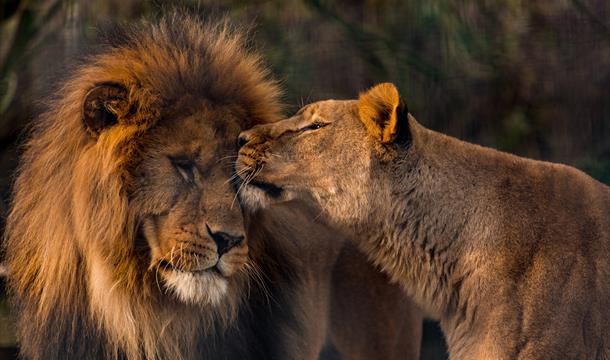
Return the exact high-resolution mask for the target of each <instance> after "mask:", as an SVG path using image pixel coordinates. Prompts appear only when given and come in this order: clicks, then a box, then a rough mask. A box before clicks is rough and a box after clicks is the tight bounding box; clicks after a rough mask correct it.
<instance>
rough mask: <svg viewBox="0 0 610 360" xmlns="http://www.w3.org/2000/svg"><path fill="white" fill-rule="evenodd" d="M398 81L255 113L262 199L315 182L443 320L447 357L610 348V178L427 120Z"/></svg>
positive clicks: (588, 355) (383, 263)
mask: <svg viewBox="0 0 610 360" xmlns="http://www.w3.org/2000/svg"><path fill="white" fill-rule="evenodd" d="M397 94H398V92H397V91H396V89H395V88H394V86H393V85H391V84H383V85H380V86H376V87H374V88H373V89H371V90H369V91H368V92H366V93H363V94H362V95H361V96H360V99H359V100H357V101H354V100H348V101H336V100H328V101H321V102H317V103H314V104H310V105H308V106H306V107H305V108H304V109H302V110H301V111H300V112H299V113H297V114H296V115H295V116H293V117H292V118H290V119H286V120H283V121H279V122H276V123H273V124H264V125H259V126H256V127H254V128H253V129H251V130H248V131H246V132H244V133H242V135H241V138H242V139H246V140H247V143H246V145H245V146H243V147H242V149H241V150H240V157H239V159H238V163H237V168H238V171H240V170H241V173H243V174H244V178H245V179H247V180H252V181H254V182H253V183H252V184H263V185H260V186H259V187H262V188H267V189H269V188H271V187H270V186H271V185H273V186H274V187H273V188H271V189H274V191H273V193H275V195H272V196H268V197H267V198H266V199H265V200H264V204H262V205H263V206H264V205H269V204H273V205H274V206H278V205H279V204H281V203H282V201H283V200H284V199H285V197H287V195H286V194H285V193H290V194H292V195H291V196H290V197H295V196H296V197H302V195H303V194H308V196H307V197H303V199H311V198H313V199H314V200H315V203H316V204H317V205H319V206H320V207H321V208H322V209H323V211H322V214H323V215H321V216H324V217H325V218H327V219H328V220H330V221H331V222H332V223H333V224H334V225H335V226H337V227H339V228H341V229H343V230H345V231H349V232H351V233H353V234H354V236H353V238H352V239H353V240H354V243H355V244H356V245H357V246H358V247H359V249H360V250H361V251H362V252H363V253H364V254H366V255H367V256H368V258H369V260H370V261H371V262H372V263H374V264H376V265H378V266H379V267H380V268H381V269H383V270H384V271H385V272H386V273H387V274H388V275H389V276H390V277H391V278H392V279H393V280H394V281H396V282H397V283H399V284H401V285H402V286H403V288H404V289H405V290H406V291H407V293H408V294H410V295H412V296H413V298H414V299H415V300H416V301H417V302H418V303H419V304H420V305H421V306H423V307H424V308H425V309H426V310H427V311H428V312H429V313H430V314H431V315H433V316H434V317H436V318H437V319H439V320H440V323H441V327H442V329H443V331H444V334H445V336H446V339H447V343H448V346H449V355H450V358H451V359H481V360H483V359H485V360H487V359H598V360H601V359H610V280H609V279H610V218H609V217H608V215H609V214H610V188H608V187H607V186H606V185H604V184H601V183H599V182H597V181H595V180H594V179H592V178H590V177H589V176H587V175H586V174H584V173H582V172H581V171H578V170H577V169H575V168H572V167H569V166H565V165H561V164H554V163H549V162H542V161H535V160H530V159H525V158H521V157H517V156H514V155H510V154H507V153H502V152H499V151H496V150H493V149H489V148H484V147H481V146H477V145H473V144H469V143H466V142H463V141H460V140H458V139H455V138H452V137H449V136H446V135H443V134H440V133H437V132H434V131H431V130H429V129H426V128H425V127H423V126H422V125H420V124H419V123H418V122H417V121H416V120H415V119H414V118H413V117H412V116H411V115H409V114H408V112H407V111H406V110H405V109H404V106H402V105H401V103H400V101H399V98H398V96H397ZM363 107H364V109H363ZM401 107H402V109H401ZM396 109H398V115H399V116H398V118H397V121H394V120H395V119H393V117H394V115H395V113H394V111H395V110H396ZM312 124H322V125H321V126H316V127H314V128H312V127H311V125H312ZM392 134H393V135H392ZM386 135H388V136H386ZM278 189H281V190H278ZM259 190H260V189H259ZM246 194H247V193H246ZM260 199H261V196H260V193H258V195H257V197H255V198H252V199H250V201H258V200H260Z"/></svg>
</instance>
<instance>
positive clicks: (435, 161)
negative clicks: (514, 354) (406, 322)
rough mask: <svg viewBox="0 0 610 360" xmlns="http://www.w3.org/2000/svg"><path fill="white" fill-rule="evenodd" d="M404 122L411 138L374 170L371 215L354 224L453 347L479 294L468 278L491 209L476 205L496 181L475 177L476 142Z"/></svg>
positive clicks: (370, 249) (479, 259) (367, 246)
mask: <svg viewBox="0 0 610 360" xmlns="http://www.w3.org/2000/svg"><path fill="white" fill-rule="evenodd" d="M410 127H411V133H412V138H411V139H410V143H409V144H408V145H407V146H405V147H403V148H400V149H399V150H397V155H396V156H395V157H394V159H393V160H391V161H389V162H382V163H380V165H379V167H378V169H377V170H376V171H379V172H380V174H379V176H376V178H377V179H380V182H381V184H382V185H381V186H378V187H377V190H376V191H378V193H376V194H374V196H373V197H372V198H371V199H370V201H371V202H372V204H373V206H372V211H371V216H370V217H369V218H368V219H367V220H366V221H364V222H363V224H361V225H362V226H359V229H358V232H359V233H360V234H363V233H366V234H367V235H366V236H364V237H362V238H363V239H366V240H364V241H361V242H360V246H361V248H362V249H363V250H364V251H365V252H366V253H367V254H368V255H369V257H370V258H371V259H372V260H373V261H374V262H375V263H376V264H377V265H379V266H380V267H382V268H383V269H384V270H385V271H386V272H387V273H388V274H389V275H390V276H391V277H392V279H393V280H394V281H396V282H398V283H400V284H401V285H402V286H403V287H404V288H405V289H406V291H407V292H408V293H409V294H410V295H412V296H413V297H414V298H415V299H416V301H418V302H419V304H420V305H422V306H423V307H424V308H425V309H426V310H427V311H428V312H429V313H431V314H432V315H434V316H435V317H437V318H439V319H440V320H441V324H442V326H443V329H444V330H445V333H446V335H447V337H448V341H449V342H450V345H451V340H452V339H451V337H452V336H454V337H463V336H467V335H466V334H462V332H466V333H467V332H468V330H466V329H465V328H464V324H463V322H464V320H466V319H464V316H465V315H466V314H469V311H470V309H469V307H471V306H473V305H474V301H473V300H475V299H476V298H477V297H479V296H483V294H479V293H477V290H473V287H472V286H470V283H472V282H473V281H474V280H473V279H472V278H473V273H475V272H476V271H477V270H478V269H479V267H480V266H484V264H483V262H484V258H482V257H481V256H480V255H481V254H482V252H481V251H479V250H480V249H481V248H484V247H485V246H484V243H485V239H484V237H485V236H486V235H485V234H487V233H488V230H489V229H488V227H489V226H490V225H489V222H488V220H487V219H489V216H490V215H491V213H493V209H489V208H485V209H483V208H481V204H486V203H487V201H486V200H485V197H486V196H487V194H488V193H489V191H490V189H492V188H493V186H494V185H493V184H492V183H491V182H488V183H486V182H485V180H484V177H481V176H477V175H476V173H475V169H477V168H478V165H476V164H473V162H476V161H477V160H476V159H473V158H472V157H469V156H468V154H469V152H472V151H474V152H476V151H480V150H479V149H480V148H479V147H477V146H474V145H470V144H465V143H462V142H460V141H459V140H457V139H453V138H450V137H447V136H444V135H442V134H439V133H435V132H432V131H430V130H427V129H425V128H423V127H422V126H420V125H419V124H417V122H415V120H414V119H410ZM486 151H487V150H486ZM482 179H483V180H482ZM492 216H493V215H492ZM477 302H478V301H477ZM467 316H470V315H467ZM469 320H472V319H469ZM475 326H476V325H475ZM456 328H459V329H460V330H459V332H460V333H459V334H458V332H457V331H454V330H455V329H456Z"/></svg>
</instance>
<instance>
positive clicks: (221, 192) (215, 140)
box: [130, 109, 248, 303]
mask: <svg viewBox="0 0 610 360" xmlns="http://www.w3.org/2000/svg"><path fill="white" fill-rule="evenodd" d="M174 119H176V120H174V121H171V122H165V123H161V124H160V125H159V126H158V127H156V128H154V129H152V130H151V132H150V134H148V135H146V138H145V139H144V140H145V141H144V145H143V146H144V147H143V149H142V153H143V154H144V156H143V158H142V160H141V162H140V163H139V164H138V165H137V167H136V168H135V169H134V171H133V176H134V185H133V187H132V191H131V199H130V201H131V202H132V204H133V208H134V209H137V210H136V211H137V212H138V213H137V214H136V217H137V218H138V219H139V222H140V224H141V228H140V229H141V233H140V236H142V237H143V238H144V239H145V240H146V243H147V245H148V247H149V249H150V268H151V269H152V270H153V271H158V273H159V275H160V276H161V277H162V278H163V280H164V282H165V285H166V286H167V287H169V288H170V289H172V290H173V291H174V292H175V293H176V295H177V296H178V297H179V298H180V299H182V300H183V301H186V302H202V301H203V302H207V303H218V302H220V301H221V299H222V297H223V295H225V293H226V292H227V287H228V283H229V281H230V279H231V277H233V276H234V275H235V274H236V273H238V272H239V271H240V270H242V268H243V267H244V266H245V263H246V261H247V258H248V245H247V242H246V240H245V234H244V227H243V219H242V216H241V212H240V208H239V204H238V203H237V202H236V201H235V191H234V189H233V185H232V183H231V179H230V176H231V173H232V169H231V166H230V165H231V161H230V159H229V154H233V153H234V151H235V144H234V141H230V143H229V142H228V141H227V139H234V138H235V136H236V135H237V133H238V131H239V128H238V126H237V122H236V121H235V122H232V121H231V119H232V116H231V114H230V112H227V111H223V109H201V110H199V111H197V112H196V113H193V114H188V115H183V116H182V117H180V116H178V117H175V118H174ZM209 119H223V121H210V120H209ZM223 158H224V160H223Z"/></svg>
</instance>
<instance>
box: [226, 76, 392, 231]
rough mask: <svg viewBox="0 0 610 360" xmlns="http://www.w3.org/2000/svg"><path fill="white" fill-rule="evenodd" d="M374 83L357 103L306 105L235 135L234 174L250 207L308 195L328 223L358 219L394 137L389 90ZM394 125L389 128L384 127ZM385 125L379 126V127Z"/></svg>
mask: <svg viewBox="0 0 610 360" xmlns="http://www.w3.org/2000/svg"><path fill="white" fill-rule="evenodd" d="M385 86H388V85H379V86H378V87H375V88H373V89H372V90H370V91H369V92H367V93H364V94H362V95H361V97H360V99H359V100H358V101H353V100H348V101H337V100H327V101H320V102H316V103H313V104H310V105H308V106H306V107H304V108H302V109H301V110H299V112H298V113H297V114H296V115H294V116H293V117H291V118H289V119H286V120H282V121H279V122H276V123H272V124H264V125H258V126H255V127H254V128H252V129H250V130H248V131H245V132H242V133H241V134H240V138H239V143H240V145H241V148H240V151H239V158H238V160H237V165H236V169H237V172H238V174H240V176H241V178H242V179H243V181H244V182H246V183H247V185H248V186H246V188H245V190H244V191H243V192H242V193H241V199H242V201H243V202H244V203H245V204H246V205H248V206H250V207H257V206H265V205H268V204H269V203H272V202H278V201H286V200H290V199H293V198H297V197H308V198H313V199H314V200H315V201H317V202H318V203H319V205H321V206H322V208H323V209H325V210H326V211H327V212H328V214H329V215H330V219H331V220H332V219H339V218H340V219H341V220H342V221H343V222H345V221H346V220H347V221H349V220H351V219H355V218H357V217H358V215H357V212H358V211H359V210H363V211H364V210H366V209H367V207H368V206H369V205H370V203H371V199H369V197H370V194H372V193H373V191H372V189H374V188H375V187H378V186H380V185H381V184H379V183H378V179H377V178H376V177H375V176H373V175H372V174H373V173H374V171H375V167H376V164H377V163H378V161H379V160H380V159H381V158H380V156H381V157H382V156H383V154H384V152H386V150H387V149H384V146H385V145H386V144H390V143H391V142H392V141H393V140H394V139H395V137H396V135H397V133H396V132H397V128H396V126H395V124H396V117H397V116H398V115H397V108H398V105H399V103H398V95H397V92H396V89H395V88H394V87H393V86H392V87H391V88H386V87H385ZM392 122H394V127H395V128H394V129H388V128H387V127H389V126H392V125H391V124H392ZM384 126H385V127H386V128H384Z"/></svg>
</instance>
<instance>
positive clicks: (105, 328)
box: [4, 14, 421, 359]
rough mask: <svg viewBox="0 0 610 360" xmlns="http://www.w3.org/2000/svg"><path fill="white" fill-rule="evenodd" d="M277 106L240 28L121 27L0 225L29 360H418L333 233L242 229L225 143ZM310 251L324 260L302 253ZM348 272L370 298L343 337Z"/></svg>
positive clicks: (295, 221)
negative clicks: (326, 351)
mask: <svg viewBox="0 0 610 360" xmlns="http://www.w3.org/2000/svg"><path fill="white" fill-rule="evenodd" d="M278 97H279V91H278V88H277V87H276V85H275V83H274V82H273V81H271V80H269V79H268V75H267V71H266V69H265V68H264V67H263V66H262V65H261V64H260V60H259V57H257V56H256V55H254V54H251V53H250V52H248V51H247V49H246V48H245V46H244V40H243V36H242V35H241V33H240V32H239V31H235V30H234V29H232V28H231V27H230V26H228V25H227V24H226V23H224V22H220V23H207V24H206V23H202V22H201V21H200V20H197V19H194V18H191V17H188V16H180V15H177V14H174V15H171V16H168V17H166V18H164V19H163V20H161V21H160V22H159V23H158V24H156V25H151V24H146V23H145V24H142V25H137V26H131V27H125V28H124V29H119V30H118V31H116V32H115V33H113V34H111V35H110V36H109V37H108V38H107V40H106V42H105V44H104V45H103V46H102V47H101V49H100V50H99V51H98V52H97V53H96V54H94V55H92V56H90V57H89V58H88V59H87V60H86V61H85V62H84V63H83V64H82V65H81V66H80V67H78V68H77V69H76V71H75V72H74V74H73V75H72V76H71V77H70V78H69V79H68V80H66V81H65V84H64V85H63V87H62V88H61V89H60V90H59V91H58V93H57V94H56V96H55V98H54V99H52V100H51V101H50V102H49V104H48V110H47V111H46V112H45V113H43V114H42V115H41V116H40V117H39V118H38V119H37V121H36V122H35V124H34V128H33V131H32V133H31V135H30V138H29V140H28V142H27V144H26V146H25V150H24V153H23V155H22V158H21V162H20V167H19V170H18V176H17V179H16V182H15V185H14V195H13V202H12V210H11V212H10V215H9V217H8V220H7V230H6V231H7V232H6V239H5V244H4V249H5V252H6V257H7V258H6V261H7V264H8V267H9V270H10V277H9V282H8V284H9V288H10V292H11V295H12V302H13V305H14V307H15V310H16V312H17V317H18V330H19V339H20V346H21V354H22V356H23V357H25V358H28V359H60V358H73V359H263V358H265V359H272V358H276V359H316V358H317V357H318V355H319V354H320V352H321V351H322V347H323V346H324V345H329V347H331V348H333V349H334V351H335V352H338V353H339V354H340V355H344V356H345V358H350V359H357V358H366V357H367V356H368V355H367V352H365V351H360V350H359V348H357V347H356V350H354V351H353V353H350V352H349V345H350V344H357V345H361V344H368V345H370V346H368V348H369V349H368V351H378V352H379V353H382V354H395V355H394V356H393V357H396V358H398V356H402V355H404V354H413V355H412V356H413V358H415V356H417V353H418V350H419V336H420V330H419V328H418V327H420V326H421V315H419V313H418V311H417V310H416V308H414V307H413V306H411V305H407V306H405V305H404V304H405V301H404V300H403V296H402V295H401V294H400V292H398V291H396V289H395V288H394V287H392V286H390V285H382V286H379V285H377V284H379V283H380V282H383V281H385V279H384V278H383V277H381V278H380V277H379V275H377V274H376V273H375V271H374V269H373V268H372V267H367V266H366V263H365V261H363V260H361V259H360V258H359V257H358V256H357V255H354V254H352V255H349V254H350V253H349V251H347V252H346V250H345V249H346V248H345V247H344V246H342V245H337V242H332V241H330V240H328V238H329V237H333V238H336V237H337V235H334V234H333V233H331V232H329V231H328V229H327V228H325V227H324V226H323V225H322V224H313V223H312V222H310V223H305V224H304V225H303V221H299V219H300V217H301V215H300V214H302V212H300V211H307V210H298V209H297V208H296V207H294V208H293V209H287V210H285V211H282V212H281V213H279V214H274V213H273V212H264V213H259V214H252V218H250V219H243V218H242V214H241V211H240V209H239V204H238V202H237V201H235V200H236V199H235V197H236V193H235V189H234V187H233V183H232V174H233V161H232V160H233V159H234V156H235V154H236V151H237V147H236V143H235V140H234V139H235V138H236V136H237V134H238V133H239V131H241V130H243V129H244V128H247V127H249V126H252V125H254V124H257V123H264V122H269V121H273V120H275V119H277V118H278V114H279V110H280V107H279V105H278V104H279V101H278ZM245 220H246V221H247V226H248V228H249V232H248V238H246V234H245V232H244V229H245V227H244V225H245V224H244V221H245ZM312 225H314V226H312ZM301 226H305V227H306V228H307V231H304V230H303V228H304V227H301ZM299 236H301V237H303V239H300V240H298V241H296V240H292V239H293V238H294V239H298V238H299ZM312 237H314V238H315V239H319V245H320V246H322V247H321V248H320V249H316V250H317V251H314V248H313V246H310V245H308V246H302V245H300V244H304V243H307V241H306V239H307V240H308V241H309V242H311V240H312ZM318 251H325V252H326V253H327V256H325V257H320V256H318V255H317V254H318ZM345 253H347V254H348V255H347V256H342V255H341V254H345ZM297 254H298V255H303V254H312V255H311V258H312V259H314V260H312V261H310V262H308V263H305V264H303V263H301V262H300V259H299V258H298V257H297ZM342 259H343V260H342ZM350 259H354V260H353V264H354V266H358V264H360V266H361V269H360V271H361V272H364V273H365V274H367V275H365V276H364V279H366V281H367V282H370V283H371V285H370V286H364V287H362V286H361V285H362V284H358V288H354V290H353V291H352V288H350V285H349V282H347V285H345V286H342V287H341V288H339V289H338V291H337V292H334V291H332V293H333V294H334V295H333V299H336V301H338V303H341V304H343V302H342V301H343V300H342V299H345V298H348V297H354V296H355V297H356V298H357V299H359V302H360V304H361V306H360V307H359V308H357V309H355V312H354V314H348V315H352V317H349V316H348V317H345V316H344V317H341V316H339V317H338V319H337V320H336V323H340V324H341V325H345V326H348V327H349V331H352V332H351V333H350V332H349V331H347V332H346V331H345V330H343V328H342V327H340V326H336V325H333V324H335V323H330V320H329V318H330V317H331V315H332V314H331V309H330V308H331V307H332V304H334V303H335V302H334V300H333V301H331V300H330V296H331V295H330V294H331V283H333V282H334V281H338V282H339V283H341V284H343V281H342V279H343V277H348V276H349V270H348V271H346V270H345V267H342V268H340V269H337V270H335V267H336V266H338V264H344V263H345V262H346V261H347V262H349V263H352V260H350ZM359 259H360V260H359ZM337 274H338V276H339V277H338V278H337V277H335V275H337ZM320 279H326V282H321V281H320V282H319V281H318V280H320ZM384 283H385V282H384ZM360 288H362V289H360ZM379 294H381V295H382V297H383V298H385V299H388V298H391V299H394V300H395V303H396V305H395V307H387V306H385V307H382V306H380V305H379V303H377V302H376V301H378V295H379ZM393 309H396V310H398V311H401V312H405V311H406V312H409V315H407V316H401V317H397V316H395V315H394V314H393V312H392V310H393ZM313 310H317V312H315V311H313ZM359 315H362V318H354V317H353V316H359ZM371 318H378V319H379V321H382V322H384V325H387V328H385V329H384V328H383V327H382V326H377V327H376V326H369V325H368V324H367V322H366V320H367V319H371ZM350 321H352V322H353V323H350ZM356 321H363V325H359V324H358V323H357V322H356ZM369 323H370V321H369ZM364 324H367V325H366V326H369V328H367V329H364V326H365V325H364ZM229 325H231V326H229ZM333 329H339V330H337V331H332V330H333ZM396 329H402V332H398V331H394V330H396ZM341 330H343V332H342V331H341ZM367 330H369V333H370V336H368V337H365V336H366V334H367ZM363 334H365V335H363ZM327 338H328V339H330V340H327ZM346 344H347V345H346ZM330 345H332V346H330ZM343 349H347V350H345V351H342V350H343ZM358 351H359V352H358ZM368 357H369V358H370V356H368Z"/></svg>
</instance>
